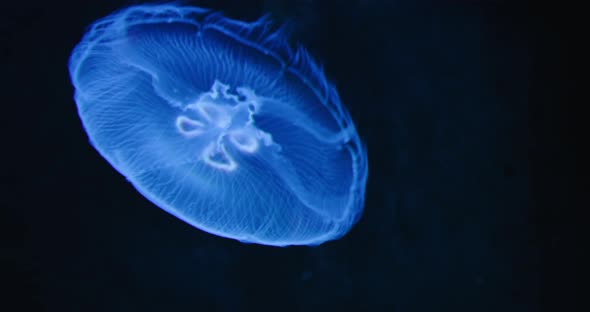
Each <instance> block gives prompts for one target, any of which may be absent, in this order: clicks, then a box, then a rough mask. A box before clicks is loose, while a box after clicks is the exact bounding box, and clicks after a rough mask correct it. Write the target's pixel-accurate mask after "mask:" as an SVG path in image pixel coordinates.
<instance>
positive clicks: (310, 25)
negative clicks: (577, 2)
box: [0, 0, 582, 312]
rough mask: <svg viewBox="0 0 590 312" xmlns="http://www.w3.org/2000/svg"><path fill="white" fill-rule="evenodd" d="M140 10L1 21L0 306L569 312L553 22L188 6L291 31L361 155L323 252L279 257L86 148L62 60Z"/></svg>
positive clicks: (99, 6)
mask: <svg viewBox="0 0 590 312" xmlns="http://www.w3.org/2000/svg"><path fill="white" fill-rule="evenodd" d="M132 3H135V2H125V1H112V0H109V1H86V2H84V1H69V2H68V1H61V2H60V1H57V2H55V1H20V2H10V4H5V5H3V7H2V9H3V13H2V15H3V18H2V21H1V22H0V23H1V24H0V25H1V28H0V29H1V31H2V41H3V42H2V43H1V48H2V49H1V51H0V52H1V53H2V67H3V69H2V71H3V75H2V76H3V78H2V79H3V84H2V85H3V86H4V90H3V91H2V93H3V97H6V99H5V100H4V101H3V102H4V103H3V107H4V109H3V111H2V113H1V115H2V117H1V118H2V125H3V128H4V127H5V130H2V141H3V142H2V143H1V146H2V157H3V158H5V159H6V160H5V161H4V162H3V163H4V165H5V168H4V169H3V171H2V176H3V178H2V183H3V185H4V186H5V187H3V188H2V189H3V192H5V194H4V195H2V198H4V199H5V200H4V201H3V203H2V209H1V212H0V213H1V216H2V219H1V221H2V222H6V226H2V228H1V229H0V233H1V234H2V246H1V248H2V249H1V250H0V257H1V261H2V269H3V271H4V270H5V273H2V277H1V278H0V279H1V282H2V283H3V284H5V285H6V286H7V287H6V288H5V289H8V291H2V292H3V293H2V295H1V296H2V297H3V299H2V300H1V301H0V302H1V303H0V310H2V311H84V312H85V311H429V312H434V311H470V312H476V311H519V312H525V311H543V310H547V311H551V310H553V308H554V307H560V309H564V311H577V310H578V308H577V307H576V306H575V300H573V299H574V298H575V294H576V291H575V290H572V291H570V290H569V289H570V288H572V286H574V284H572V283H573V281H574V280H575V274H576V271H575V269H574V263H573V262H570V259H573V258H575V253H576V252H577V251H576V250H578V251H579V250H581V248H582V247H579V245H577V244H576V243H575V242H574V241H573V240H572V239H571V238H573V234H574V231H575V226H574V224H577V223H578V222H576V221H573V220H574V217H573V216H572V214H571V212H573V211H574V209H573V207H574V206H575V204H576V200H575V198H574V196H573V190H574V188H575V186H574V178H575V176H576V175H577V174H576V171H575V170H576V165H575V164H576V162H575V160H576V158H575V157H576V155H575V153H574V150H573V147H572V146H573V145H571V143H572V142H573V138H572V134H573V132H574V130H573V128H571V127H570V126H571V124H572V123H571V121H570V119H569V118H570V117H571V111H570V110H569V108H570V107H571V106H569V104H570V103H571V101H569V100H568V99H566V98H564V97H562V96H563V91H564V90H565V89H564V88H567V87H569V86H570V84H569V82H568V79H569V77H568V76H567V75H566V71H567V68H568V66H569V65H570V64H569V63H568V56H567V45H568V38H567V36H564V35H562V33H561V32H560V31H561V30H562V28H564V27H567V25H568V24H567V22H565V23H561V21H560V19H564V20H566V18H567V16H563V15H561V12H560V11H558V10H556V9H555V8H553V7H552V8H548V9H547V10H545V11H543V12H542V13H540V12H539V13H537V12H532V10H533V8H532V6H530V5H529V4H528V3H526V2H522V1H521V2H518V1H498V0H497V1H493V0H489V1H485V0H479V1H478V0H472V1H468V0H444V1H434V0H432V1H428V0H424V1H401V0H391V1H386V0H342V1H328V0H325V1H315V0H292V1H286V0H285V1H271V0H267V1H263V0H242V1H237V0H234V1H221V0H219V1H186V3H188V4H194V5H200V6H204V7H210V8H214V9H221V10H224V11H225V12H226V14H227V15H229V16H231V17H234V18H239V19H254V18H256V17H258V16H259V15H261V14H263V13H271V14H272V16H274V18H275V19H276V20H277V21H278V22H279V23H280V22H283V21H291V22H293V25H295V26H294V29H293V39H294V40H297V41H300V42H302V43H303V44H304V45H306V46H307V47H308V48H309V49H310V51H311V52H312V54H313V55H315V56H316V57H317V58H318V59H320V60H321V61H322V62H323V64H324V65H325V69H326V73H327V75H328V76H329V77H330V79H331V80H332V81H334V82H335V83H336V85H337V86H338V89H339V91H340V95H341V98H342V100H343V102H344V103H345V105H346V106H347V107H348V108H349V109H350V111H351V114H352V116H353V119H354V120H355V123H356V125H357V128H358V130H359V133H360V134H361V136H362V138H363V140H364V141H365V142H366V144H367V146H368V152H369V165H370V174H369V180H368V185H367V197H366V205H365V213H364V215H363V217H362V219H361V220H360V222H359V223H358V224H357V225H356V226H355V227H354V228H353V230H352V231H351V232H350V233H349V234H348V235H346V236H345V237H343V238H342V239H340V240H338V241H334V242H328V243H326V244H324V245H321V246H319V247H314V248H310V247H289V248H271V247H265V246H257V245H245V244H241V243H238V242H235V241H233V240H228V239H223V238H218V237H215V236H212V235H209V234H206V233H204V232H201V231H199V230H196V229H194V228H192V227H190V226H189V225H186V224H185V223H183V222H181V221H179V220H177V219H176V218H174V217H172V216H171V215H168V214H167V213H165V212H164V211H162V210H160V209H159V208H157V207H155V206H154V205H153V204H151V203H150V202H149V201H147V200H146V199H144V198H143V197H142V196H141V195H139V194H138V193H137V192H136V191H135V190H134V189H133V187H132V186H131V185H130V184H129V183H127V182H126V180H125V179H124V178H123V177H122V176H121V175H119V174H118V173H117V172H115V170H114V169H112V168H111V167H110V166H109V165H108V163H107V162H106V161H104V160H103V159H102V158H101V157H100V156H99V155H98V153H96V152H95V151H94V150H93V148H92V147H91V146H90V144H88V139H87V137H86V134H85V133H84V131H83V129H82V127H81V124H80V121H79V119H78V116H77V113H76V108H75V104H74V102H73V99H72V94H73V89H72V87H71V85H70V82H69V77H68V73H67V68H66V62H67V59H68V56H69V53H70V52H71V49H72V48H73V47H74V45H75V44H76V43H77V42H78V41H79V39H80V37H81V36H82V34H83V31H84V29H85V27H87V26H88V25H89V24H90V23H92V22H93V21H94V20H96V19H97V18H99V17H103V16H105V15H107V14H109V13H110V12H112V11H113V10H115V9H118V8H121V7H122V6H126V5H129V4H132ZM535 8H537V7H535ZM564 25H566V26H564ZM580 223H581V222H580ZM573 288H575V287H573ZM12 304H14V305H15V307H18V308H16V309H13V308H9V307H10V306H11V305H12ZM3 307H4V308H3Z"/></svg>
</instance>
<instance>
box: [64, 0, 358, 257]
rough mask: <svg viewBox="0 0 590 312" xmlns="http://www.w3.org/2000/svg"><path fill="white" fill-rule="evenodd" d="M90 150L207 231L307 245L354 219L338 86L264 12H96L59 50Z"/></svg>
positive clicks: (351, 146)
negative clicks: (239, 15)
mask: <svg viewBox="0 0 590 312" xmlns="http://www.w3.org/2000/svg"><path fill="white" fill-rule="evenodd" d="M69 70H70V76H71V80H72V84H73V85H74V88H75V101H76V104H77V107H78V113H79V116H80V118H81V120H82V124H83V126H84V128H85V130H86V132H87V134H88V136H89V138H90V141H91V143H92V144H93V146H94V147H95V148H96V150H97V151H98V152H99V153H100V154H101V155H102V156H103V157H104V158H105V159H106V160H107V161H108V162H109V163H110V164H111V165H112V166H113V167H114V168H115V169H116V170H117V171H119V172H120V173H121V174H122V175H123V176H125V177H126V178H127V179H128V180H129V181H130V182H131V183H132V184H133V186H134V187H135V188H136V189H137V190H138V191H139V192H140V193H141V194H142V195H144V196H145V197H146V198H147V199H149V200H150V201H152V202H153V203H154V204H156V205H157V206H159V207H160V208H162V209H164V210H166V211H167V212H169V213H171V214H173V215H175V216H177V217H178V218H179V219H181V220H183V221H185V222H187V223H189V224H191V225H193V226H195V227H197V228H199V229H201V230H204V231H206V232H209V233H212V234H215V235H219V236H223V237H227V238H233V239H236V240H239V241H242V242H248V243H258V244H264V245H273V246H285V245H317V244H321V243H323V242H325V241H328V240H333V239H337V238H339V237H341V236H342V235H344V234H345V233H346V232H348V231H349V230H350V228H351V227H352V226H353V224H354V223H355V222H356V221H357V220H358V219H359V217H360V215H361V213H362V210H363V202H364V193H365V184H366V180H367V171H368V169H367V168H368V165H367V156H366V149H365V147H364V146H363V144H362V142H361V140H360V138H359V136H358V133H357V131H356V129H355V127H354V123H353V121H352V119H351V117H350V115H349V113H348V112H347V110H346V109H345V107H344V106H343V105H342V103H341V102H340V99H339V97H338V92H337V91H336V88H335V87H334V86H333V85H332V84H330V83H328V82H327V80H326V77H325V75H324V73H323V71H322V70H321V68H320V67H319V66H318V65H317V64H316V63H315V62H314V61H313V60H312V59H311V58H310V57H309V54H308V53H307V52H306V51H305V49H303V48H295V49H292V48H290V47H289V45H288V44H287V42H286V39H285V36H284V34H283V33H282V32H281V30H280V29H279V30H275V31H272V30H271V28H269V27H268V20H267V19H266V18H261V19H259V20H256V21H253V22H242V21H237V20H232V19H229V18H226V17H223V16H222V15H220V14H218V13H211V12H209V11H208V10H204V9H200V8H194V7H187V6H180V5H175V4H163V5H138V6H132V7H129V8H126V9H123V10H121V11H119V12H116V13H114V14H112V15H110V16H107V17H105V18H103V19H101V20H99V21H97V22H96V23H95V24H93V26H92V27H91V28H90V30H89V31H88V32H87V33H86V34H85V36H84V37H83V38H82V40H81V42H80V43H79V44H78V45H77V46H76V47H75V48H74V50H73V52H72V55H71V57H70V61H69Z"/></svg>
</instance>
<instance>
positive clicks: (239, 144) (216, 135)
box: [176, 80, 272, 171]
mask: <svg viewBox="0 0 590 312" xmlns="http://www.w3.org/2000/svg"><path fill="white" fill-rule="evenodd" d="M229 89H230V87H229V85H226V84H223V83H221V82H219V81H217V80H216V81H215V82H214V83H213V86H212V87H211V90H210V91H207V92H205V93H203V94H201V95H200V96H199V98H198V99H197V100H196V101H195V102H193V103H190V104H188V105H186V106H185V107H184V109H183V111H182V113H181V114H180V115H178V116H177V117H176V130H177V131H178V133H179V134H180V135H182V136H183V137H184V138H186V139H187V140H202V143H204V144H199V146H204V147H203V148H202V149H201V150H199V151H195V155H196V157H197V158H198V159H199V160H200V161H203V162H204V163H205V164H206V165H208V166H210V167H212V168H215V169H219V170H224V171H234V170H236V169H237V168H238V163H237V162H236V161H235V157H233V156H232V155H231V154H230V153H229V152H228V147H229V145H230V144H231V146H233V147H235V150H237V151H239V152H241V153H247V154H252V153H255V152H256V151H258V149H259V148H260V146H261V145H263V146H268V145H270V144H271V143H272V137H271V136H270V134H268V133H266V132H264V131H262V130H260V129H258V128H256V125H255V124H254V119H253V115H254V113H255V112H256V108H257V106H258V105H259V104H258V103H257V101H256V96H255V95H254V92H252V91H251V90H249V89H247V88H237V89H236V93H235V94H234V93H230V92H229ZM232 150H234V149H232Z"/></svg>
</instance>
